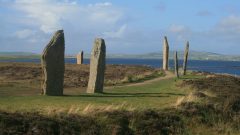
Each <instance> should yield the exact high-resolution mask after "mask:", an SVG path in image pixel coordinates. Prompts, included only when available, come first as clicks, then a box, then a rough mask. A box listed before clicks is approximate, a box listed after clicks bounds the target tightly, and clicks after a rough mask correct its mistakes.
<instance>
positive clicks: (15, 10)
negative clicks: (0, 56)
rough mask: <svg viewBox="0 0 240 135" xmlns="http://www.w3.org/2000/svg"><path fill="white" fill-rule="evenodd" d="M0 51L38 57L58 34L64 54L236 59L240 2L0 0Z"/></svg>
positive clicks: (239, 40) (199, 0)
mask: <svg viewBox="0 0 240 135" xmlns="http://www.w3.org/2000/svg"><path fill="white" fill-rule="evenodd" d="M0 18H1V19H0V52H5V51H8V52H13V51H18V52H33V53H41V52H42V51H43V49H44V47H45V46H46V45H47V43H48V42H49V41H50V39H51V37H52V35H53V34H54V32H55V31H56V30H59V29H63V30H64V34H65V52H66V54H76V53H78V52H80V51H81V50H83V51H84V52H86V53H90V52H91V49H92V46H93V42H94V39H95V38H97V37H98V38H104V39H105V43H106V47H107V53H111V54H113V53H121V54H131V53H132V54H142V53H150V52H158V51H161V50H162V43H163V37H164V36H167V37H168V42H169V46H170V50H172V51H182V50H184V47H185V44H186V42H187V41H189V42H190V50H194V51H205V52H215V53H221V54H230V55H240V0H125V1H123V0H108V1H102V0H0Z"/></svg>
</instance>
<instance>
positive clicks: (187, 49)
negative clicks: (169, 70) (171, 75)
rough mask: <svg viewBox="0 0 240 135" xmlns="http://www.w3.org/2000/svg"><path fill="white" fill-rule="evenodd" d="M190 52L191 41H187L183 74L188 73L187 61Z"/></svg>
mask: <svg viewBox="0 0 240 135" xmlns="http://www.w3.org/2000/svg"><path fill="white" fill-rule="evenodd" d="M188 52H189V42H187V44H186V48H185V51H184V60H183V75H186V70H187V61H188Z"/></svg>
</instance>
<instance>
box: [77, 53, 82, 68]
mask: <svg viewBox="0 0 240 135" xmlns="http://www.w3.org/2000/svg"><path fill="white" fill-rule="evenodd" d="M77 64H80V65H81V64H83V51H81V52H80V53H78V54H77Z"/></svg>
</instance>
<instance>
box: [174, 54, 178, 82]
mask: <svg viewBox="0 0 240 135" xmlns="http://www.w3.org/2000/svg"><path fill="white" fill-rule="evenodd" d="M174 63H175V76H176V77H177V78H179V74H178V56H177V51H176V52H175V55H174Z"/></svg>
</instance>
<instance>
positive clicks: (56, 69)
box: [41, 30, 65, 96]
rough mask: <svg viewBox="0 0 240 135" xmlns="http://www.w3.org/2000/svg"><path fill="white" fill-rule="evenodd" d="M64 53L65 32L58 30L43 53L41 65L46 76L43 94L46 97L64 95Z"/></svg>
mask: <svg viewBox="0 0 240 135" xmlns="http://www.w3.org/2000/svg"><path fill="white" fill-rule="evenodd" d="M64 51H65V41H64V33H63V30H58V31H57V32H56V33H55V34H54V36H53V37H52V39H51V41H50V42H49V43H48V45H47V46H46V47H45V49H44V51H43V53H42V58H41V64H42V69H43V76H44V82H43V86H42V90H43V91H42V92H43V94H44V95H51V96H60V95H63V81H64V70H65V62H64Z"/></svg>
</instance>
